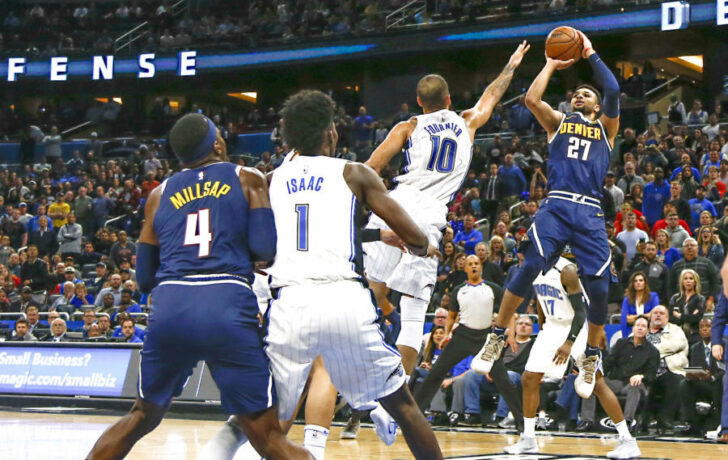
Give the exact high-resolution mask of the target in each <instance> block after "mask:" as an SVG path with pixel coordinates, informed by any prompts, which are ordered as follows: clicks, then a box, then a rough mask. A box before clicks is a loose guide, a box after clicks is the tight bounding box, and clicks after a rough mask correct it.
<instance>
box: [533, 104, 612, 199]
mask: <svg viewBox="0 0 728 460" xmlns="http://www.w3.org/2000/svg"><path fill="white" fill-rule="evenodd" d="M548 148H549V158H548V162H547V170H546V175H547V176H548V181H549V190H561V191H564V192H571V193H576V194H579V195H586V196H590V197H593V198H601V197H602V192H601V190H602V184H603V183H604V178H605V176H606V174H607V169H609V155H610V152H611V150H612V148H611V146H610V145H609V140H608V139H607V131H606V130H605V129H604V126H602V123H601V122H600V121H599V120H596V121H589V120H588V119H587V118H586V117H584V115H582V114H581V113H579V112H569V113H566V114H564V117H563V118H562V120H561V124H560V125H559V128H558V130H557V131H556V134H555V135H554V136H553V138H552V139H550V141H549V146H548Z"/></svg>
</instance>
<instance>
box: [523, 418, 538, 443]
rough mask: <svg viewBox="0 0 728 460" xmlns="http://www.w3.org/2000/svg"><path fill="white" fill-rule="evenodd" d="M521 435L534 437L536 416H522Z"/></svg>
mask: <svg viewBox="0 0 728 460" xmlns="http://www.w3.org/2000/svg"><path fill="white" fill-rule="evenodd" d="M523 437H524V438H535V437H536V417H531V418H527V417H523Z"/></svg>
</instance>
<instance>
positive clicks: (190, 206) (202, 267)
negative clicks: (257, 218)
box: [154, 163, 253, 282]
mask: <svg viewBox="0 0 728 460" xmlns="http://www.w3.org/2000/svg"><path fill="white" fill-rule="evenodd" d="M241 168H242V167H241V166H236V165H234V164H232V163H213V164H210V165H207V166H204V167H200V168H196V169H185V170H183V171H181V172H178V173H177V174H175V175H173V176H172V177H170V178H169V179H167V180H166V181H164V183H163V184H162V185H160V187H163V190H162V198H161V200H160V203H159V208H158V209H157V213H156V215H155V217H154V231H155V232H156V234H157V237H158V240H159V248H160V250H159V251H160V254H159V256H160V257H159V258H160V261H161V263H160V267H159V270H157V279H158V280H159V281H164V280H167V279H179V278H181V277H183V276H186V275H199V274H213V273H227V274H231V275H238V276H243V277H245V278H246V279H247V280H248V282H252V277H253V273H252V265H251V262H250V253H249V250H248V202H247V200H246V199H245V195H244V194H243V191H242V189H241V187H240V179H239V171H240V169H241Z"/></svg>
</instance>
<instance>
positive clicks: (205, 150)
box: [180, 117, 217, 164]
mask: <svg viewBox="0 0 728 460" xmlns="http://www.w3.org/2000/svg"><path fill="white" fill-rule="evenodd" d="M205 121H206V122H207V128H208V129H207V135H206V136H205V138H204V139H202V140H201V141H200V143H199V144H198V145H197V147H196V148H195V149H194V151H193V152H192V155H191V156H190V157H189V158H180V160H181V161H182V163H184V164H193V163H197V162H198V161H201V160H203V159H204V158H205V157H207V156H208V155H209V154H210V153H211V152H212V149H213V147H215V140H216V139H217V127H216V126H215V123H213V122H212V120H210V119H209V118H207V117H205Z"/></svg>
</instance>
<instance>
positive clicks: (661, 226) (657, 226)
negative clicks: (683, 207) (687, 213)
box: [650, 202, 691, 240]
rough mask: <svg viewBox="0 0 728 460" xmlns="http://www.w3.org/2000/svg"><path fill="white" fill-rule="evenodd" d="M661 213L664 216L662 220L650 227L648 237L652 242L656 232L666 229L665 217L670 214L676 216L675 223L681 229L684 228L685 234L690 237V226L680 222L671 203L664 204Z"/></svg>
mask: <svg viewBox="0 0 728 460" xmlns="http://www.w3.org/2000/svg"><path fill="white" fill-rule="evenodd" d="M662 212H663V214H664V215H665V218H664V219H660V220H658V221H657V222H655V225H653V226H652V230H651V231H650V237H651V238H652V239H653V240H654V239H655V238H657V232H658V231H659V230H663V229H665V228H667V227H668V223H667V217H668V216H669V215H670V214H678V221H677V223H678V225H679V226H681V227H682V228H684V229H685V231H686V232H688V236H690V235H691V233H690V226H689V225H688V223H687V222H685V221H684V220H682V219H681V218H680V215H679V213H678V212H677V209H676V208H675V205H674V204H672V202H670V203H666V204H665V206H663V207H662Z"/></svg>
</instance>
